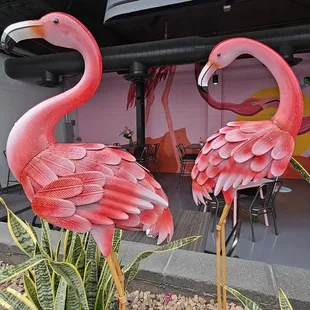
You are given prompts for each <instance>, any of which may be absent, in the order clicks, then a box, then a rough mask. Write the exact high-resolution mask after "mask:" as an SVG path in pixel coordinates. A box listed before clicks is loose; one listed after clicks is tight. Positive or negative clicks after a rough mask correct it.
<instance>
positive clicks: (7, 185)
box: [6, 168, 11, 194]
mask: <svg viewBox="0 0 310 310" xmlns="http://www.w3.org/2000/svg"><path fill="white" fill-rule="evenodd" d="M10 176H11V171H10V168H8V176H7V179H6V193H7V194H8V193H9V185H10Z"/></svg>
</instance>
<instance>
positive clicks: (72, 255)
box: [66, 233, 82, 265]
mask: <svg viewBox="0 0 310 310" xmlns="http://www.w3.org/2000/svg"><path fill="white" fill-rule="evenodd" d="M81 251H82V240H81V237H80V236H79V235H78V234H77V233H73V235H72V238H71V245H70V248H69V253H68V256H67V260H66V261H67V262H68V263H70V264H73V265H75V264H76V262H77V260H78V258H79V255H80V253H81Z"/></svg>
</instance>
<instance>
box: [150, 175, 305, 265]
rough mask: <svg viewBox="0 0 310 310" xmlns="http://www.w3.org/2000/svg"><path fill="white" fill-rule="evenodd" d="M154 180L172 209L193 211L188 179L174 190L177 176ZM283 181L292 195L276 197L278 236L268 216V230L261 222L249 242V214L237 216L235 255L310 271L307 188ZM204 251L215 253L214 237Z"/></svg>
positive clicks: (228, 227)
mask: <svg viewBox="0 0 310 310" xmlns="http://www.w3.org/2000/svg"><path fill="white" fill-rule="evenodd" d="M156 178H157V179H158V181H159V182H160V183H161V184H162V186H163V188H164V190H165V191H166V193H167V195H168V197H169V201H170V207H171V208H172V209H186V210H196V205H195V203H194V202H193V199H192V194H191V187H190V177H184V184H183V186H182V187H181V188H177V184H178V176H177V175H175V174H158V175H157V176H156ZM282 181H283V186H286V187H289V188H291V189H292V192H290V193H279V194H278V197H277V199H276V208H277V213H278V218H277V223H278V230H279V235H278V236H276V235H275V233H274V226H273V222H272V219H271V217H270V216H269V222H270V226H269V227H266V226H265V225H264V221H263V218H262V219H261V220H260V221H259V222H257V223H255V224H254V230H255V236H256V242H255V243H254V242H252V238H251V231H250V224H249V217H248V214H247V213H243V212H239V217H240V218H241V220H242V227H241V236H240V240H239V243H238V246H237V248H236V250H235V253H234V255H237V256H239V257H240V258H243V259H248V260H256V261H261V262H265V263H269V264H282V265H288V266H294V267H300V268H306V269H310V186H309V184H307V183H306V182H305V181H304V180H282ZM212 221H213V216H212ZM210 226H211V225H210ZM230 229H231V217H230V218H229V221H228V223H227V233H229V231H230ZM206 248H207V249H208V250H210V251H215V234H212V233H211V232H209V234H208V240H207V245H206Z"/></svg>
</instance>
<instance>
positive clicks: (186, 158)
mask: <svg viewBox="0 0 310 310" xmlns="http://www.w3.org/2000/svg"><path fill="white" fill-rule="evenodd" d="M176 147H177V150H178V155H179V161H180V178H179V185H180V184H181V183H183V177H184V173H185V169H186V164H188V163H194V162H195V160H196V158H197V154H187V153H186V150H185V147H184V145H183V143H179V144H178V145H177V146H176Z"/></svg>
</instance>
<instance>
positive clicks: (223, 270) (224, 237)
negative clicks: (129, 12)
mask: <svg viewBox="0 0 310 310" xmlns="http://www.w3.org/2000/svg"><path fill="white" fill-rule="evenodd" d="M225 225H226V220H225V221H224V223H223V225H222V229H221V237H222V286H223V309H224V310H226V309H227V293H226V289H225V286H226V280H227V270H226V234H225Z"/></svg>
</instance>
